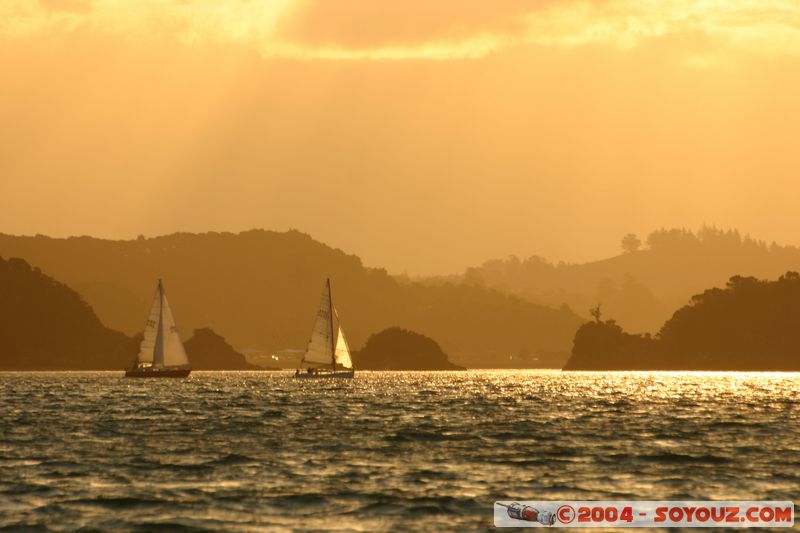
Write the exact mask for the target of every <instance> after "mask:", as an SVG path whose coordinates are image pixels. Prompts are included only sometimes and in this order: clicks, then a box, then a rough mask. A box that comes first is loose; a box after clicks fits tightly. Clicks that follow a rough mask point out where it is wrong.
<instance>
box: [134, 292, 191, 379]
mask: <svg viewBox="0 0 800 533" xmlns="http://www.w3.org/2000/svg"><path fill="white" fill-rule="evenodd" d="M191 371H192V368H191V366H189V358H188V357H187V356H186V350H184V348H183V342H182V341H181V336H180V334H179V333H178V328H177V326H176V325H175V317H173V316H172V309H170V307H169V302H168V301H167V295H166V294H165V293H164V285H163V283H161V280H158V287H157V288H156V295H155V298H154V299H153V305H152V307H151V308H150V316H149V317H148V319H147V325H146V326H145V328H144V339H142V344H141V345H140V347H139V355H137V356H136V361H135V362H134V364H133V367H132V368H129V369H127V370H125V376H127V377H130V378H183V377H186V376H188V375H189V373H190V372H191Z"/></svg>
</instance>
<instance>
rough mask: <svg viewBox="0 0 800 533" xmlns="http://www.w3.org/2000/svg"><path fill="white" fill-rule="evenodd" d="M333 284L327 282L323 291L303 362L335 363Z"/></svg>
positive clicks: (311, 363) (310, 363)
mask: <svg viewBox="0 0 800 533" xmlns="http://www.w3.org/2000/svg"><path fill="white" fill-rule="evenodd" d="M331 310H332V307H331V285H330V281H328V282H327V283H326V284H325V289H323V291H322V300H320V302H319V310H317V317H316V319H315V320H314V329H313V330H311V339H309V341H308V347H307V348H306V353H305V354H304V355H303V363H306V364H309V365H332V364H333V353H332V350H333V327H332V325H333V324H332V322H331Z"/></svg>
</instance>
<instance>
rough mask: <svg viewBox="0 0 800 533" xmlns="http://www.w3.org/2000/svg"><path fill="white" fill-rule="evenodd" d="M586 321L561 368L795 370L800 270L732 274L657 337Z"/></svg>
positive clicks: (799, 360) (798, 365)
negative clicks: (762, 276) (762, 275)
mask: <svg viewBox="0 0 800 533" xmlns="http://www.w3.org/2000/svg"><path fill="white" fill-rule="evenodd" d="M595 318H596V320H595V321H594V322H589V323H587V324H584V325H583V326H582V327H581V328H580V329H579V330H578V331H577V333H576V334H575V342H574V346H573V349H572V356H571V357H570V359H569V361H567V364H566V366H565V367H564V370H742V371H748V370H749V371H800V274H798V273H797V272H787V273H786V274H784V275H783V276H781V277H780V278H779V279H777V280H776V281H766V280H759V279H756V278H752V277H741V276H734V277H732V278H731V279H730V280H729V281H728V283H727V285H726V286H725V288H722V289H720V288H714V289H709V290H706V291H705V292H703V293H702V294H698V295H696V296H694V297H692V300H691V303H690V304H689V305H686V306H684V307H682V308H681V309H679V310H678V311H676V312H675V314H674V315H673V316H672V318H671V319H669V320H668V321H667V322H666V323H665V324H664V326H663V327H662V328H661V331H660V332H659V333H658V334H657V335H656V336H649V335H633V334H630V333H626V332H624V331H623V330H622V328H621V327H619V326H618V325H617V324H616V323H615V322H614V321H613V320H606V321H603V320H601V319H600V309H599V308H598V309H597V310H596V313H595Z"/></svg>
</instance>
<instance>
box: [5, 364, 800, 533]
mask: <svg viewBox="0 0 800 533" xmlns="http://www.w3.org/2000/svg"><path fill="white" fill-rule="evenodd" d="M0 405H2V417H1V418H0V492H2V497H0V527H2V526H9V527H10V526H13V527H20V526H23V525H37V524H38V525H47V526H48V527H49V528H51V529H53V530H74V529H76V528H79V527H92V528H99V529H105V530H120V529H123V530H124V529H137V528H139V529H143V530H147V529H151V528H152V527H153V525H154V524H162V525H167V526H172V527H176V528H179V527H185V528H188V529H190V530H201V531H202V530H209V531H218V530H230V531H250V530H257V529H262V528H266V529H269V528H270V527H273V528H281V527H285V526H288V525H293V526H297V527H312V528H313V527H316V528H324V529H350V530H353V529H355V530H368V531H374V530H381V529H383V530H394V531H396V530H399V529H408V530H419V529H422V528H428V529H452V528H484V527H486V526H487V525H489V524H491V520H492V502H493V501H494V500H496V499H500V500H507V499H525V500H545V499H584V500H591V499H603V500H610V499H628V500H638V499H644V500H656V499H672V500H679V499H703V500H711V499H734V500H749V499H769V500H791V499H794V498H795V496H796V495H797V492H798V487H800V374H760V373H562V372H550V371H530V372H525V371H522V372H519V371H517V372H461V373H459V372H361V373H359V375H358V376H357V377H356V379H355V380H352V381H347V380H342V381H339V380H322V381H319V382H308V381H297V380H294V379H292V378H291V376H290V374H288V373H249V372H196V373H193V374H192V377H191V378H190V379H187V380H176V381H171V380H145V381H138V380H125V379H121V378H120V373H107V372H97V373H29V374H24V373H0Z"/></svg>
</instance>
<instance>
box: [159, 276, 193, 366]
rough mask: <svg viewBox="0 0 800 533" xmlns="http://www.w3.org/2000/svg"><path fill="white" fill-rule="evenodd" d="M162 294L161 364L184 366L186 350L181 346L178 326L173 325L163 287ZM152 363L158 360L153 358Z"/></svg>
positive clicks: (170, 310) (173, 320)
mask: <svg viewBox="0 0 800 533" xmlns="http://www.w3.org/2000/svg"><path fill="white" fill-rule="evenodd" d="M161 294H162V296H163V300H162V301H163V303H162V305H161V327H162V338H163V343H162V346H163V350H162V352H161V357H162V364H163V365H164V366H184V365H188V364H189V358H188V357H187V356H186V350H185V349H184V348H183V342H182V341H181V336H180V334H179V333H178V327H177V326H176V325H175V317H173V316H172V309H171V308H170V306H169V302H168V301H167V295H166V294H164V291H163V288H162V291H161ZM154 365H158V361H157V360H156V359H154Z"/></svg>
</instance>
